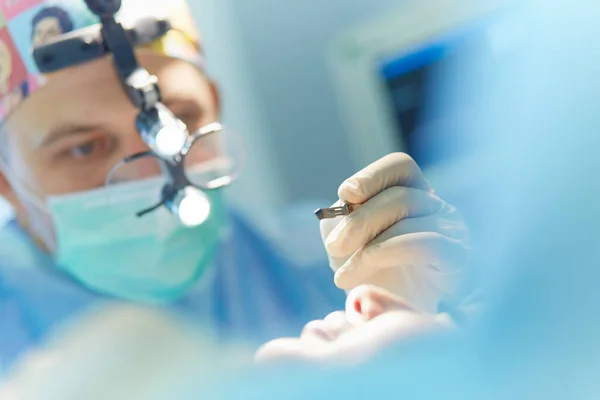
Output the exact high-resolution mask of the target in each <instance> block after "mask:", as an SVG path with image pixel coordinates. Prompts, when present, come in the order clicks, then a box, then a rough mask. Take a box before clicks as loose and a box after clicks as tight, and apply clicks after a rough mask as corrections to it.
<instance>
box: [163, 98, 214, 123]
mask: <svg viewBox="0 0 600 400" xmlns="http://www.w3.org/2000/svg"><path fill="white" fill-rule="evenodd" d="M162 103H163V104H164V105H165V106H166V107H167V108H168V109H169V110H171V111H172V112H173V113H175V114H176V113H177V112H193V113H197V114H198V115H197V117H198V119H202V117H203V116H204V113H205V110H204V107H203V106H202V104H201V103H200V102H199V101H196V100H194V99H190V98H182V97H171V98H164V99H163V101H162Z"/></svg>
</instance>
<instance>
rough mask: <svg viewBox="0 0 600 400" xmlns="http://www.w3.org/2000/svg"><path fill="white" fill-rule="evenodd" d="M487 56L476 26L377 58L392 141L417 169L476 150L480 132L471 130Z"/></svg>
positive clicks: (486, 72)
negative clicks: (392, 127) (390, 119)
mask: <svg viewBox="0 0 600 400" xmlns="http://www.w3.org/2000/svg"><path fill="white" fill-rule="evenodd" d="M491 56H492V47H491V46H490V38H489V35H488V34H486V30H485V29H483V28H482V26H481V25H478V26H470V27H466V28H462V29H460V30H458V31H455V32H452V33H450V34H448V35H446V36H444V37H442V38H436V39H434V40H432V41H430V42H429V43H427V44H425V45H421V46H420V47H418V48H415V49H412V50H409V51H404V52H402V53H401V54H393V55H391V56H386V57H383V58H382V60H381V62H380V64H379V76H380V77H381V79H382V84H383V87H384V90H385V93H386V97H387V99H388V100H389V104H390V106H391V107H392V115H393V119H394V121H395V125H396V127H397V130H396V132H397V138H396V139H397V140H398V144H399V147H400V148H402V149H403V150H404V151H405V152H407V153H408V154H410V155H411V156H412V157H413V158H414V159H415V160H416V161H417V163H418V164H419V165H420V166H421V167H423V168H427V167H429V166H432V165H436V164H440V163H444V162H448V161H451V160H452V159H453V158H454V157H457V156H462V155H466V154H468V153H469V152H470V151H471V150H473V147H474V146H476V143H477V139H478V138H477V135H478V134H479V135H480V134H481V132H479V133H477V134H476V133H475V132H476V130H473V129H471V128H472V126H473V122H474V121H476V120H477V115H478V112H479V111H478V110H477V106H478V104H479V103H481V102H480V101H479V100H480V99H481V96H483V95H484V93H483V92H484V90H485V82H486V79H488V78H489V75H490V72H491V71H490V66H491V65H492V64H490V63H489V60H490V59H491V58H490V57H491Z"/></svg>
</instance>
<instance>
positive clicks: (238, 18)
mask: <svg viewBox="0 0 600 400" xmlns="http://www.w3.org/2000/svg"><path fill="white" fill-rule="evenodd" d="M404 3H406V2H405V1H399V0H374V1H369V2H365V1H361V0H327V1H322V0H308V1H302V2H298V1H292V0H279V1H270V0H253V1H246V0H194V1H192V2H191V4H192V8H193V12H194V16H195V18H196V20H197V21H198V23H199V25H200V27H201V30H202V34H203V37H204V41H205V46H206V52H207V59H208V69H209V72H210V74H211V75H212V76H214V77H215V79H216V80H217V81H218V82H219V84H220V86H221V89H222V91H223V99H224V113H225V120H226V121H227V122H228V123H229V124H231V125H233V126H235V127H236V128H237V129H238V130H239V131H241V132H242V133H243V135H244V137H245V139H246V142H247V145H248V149H249V152H250V154H249V159H250V161H249V163H250V165H249V167H248V169H247V171H246V173H245V175H244V176H243V178H242V179H241V181H240V182H239V184H238V185H237V187H235V188H232V190H231V192H232V194H235V195H237V193H240V195H239V197H240V198H243V199H244V202H245V203H246V204H248V203H253V204H257V205H260V204H261V203H262V204H264V203H266V204H272V205H280V204H285V203H288V202H293V201H302V200H306V199H327V200H331V199H334V198H335V196H336V192H337V187H338V185H339V184H340V183H341V182H342V180H343V179H345V178H346V177H348V176H349V175H350V174H352V173H353V172H354V171H356V170H358V169H359V168H361V167H362V165H358V164H357V163H356V162H354V161H353V159H352V156H351V149H350V147H349V144H348V136H347V135H346V133H345V129H344V126H343V124H342V121H341V118H340V113H339V109H338V104H337V101H336V96H335V94H334V89H333V82H332V73H331V70H330V69H329V68H328V65H327V56H328V52H329V48H330V46H331V42H332V40H333V39H334V37H335V36H336V35H337V34H339V33H340V32H341V31H344V30H346V29H348V28H350V27H352V26H355V25H357V24H360V23H361V22H364V21H365V20H368V19H370V18H375V17H378V16H382V15H385V14H386V13H389V12H392V11H397V10H398V9H399V8H401V7H402V6H403V4H404ZM256 188H258V189H259V190H252V192H251V193H253V194H252V196H248V193H250V192H249V191H248V189H256ZM242 193H246V195H242Z"/></svg>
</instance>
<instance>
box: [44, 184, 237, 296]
mask: <svg viewBox="0 0 600 400" xmlns="http://www.w3.org/2000/svg"><path fill="white" fill-rule="evenodd" d="M162 184H163V182H162V180H161V179H159V178H156V179H150V180H145V181H140V182H133V183H125V184H121V185H118V186H115V187H110V188H103V189H98V190H92V191H88V192H83V193H78V194H70V195H65V196H54V197H50V198H48V199H47V205H48V209H49V211H50V214H51V216H52V219H53V224H54V230H55V233H56V253H55V254H56V256H55V257H56V264H57V267H58V268H60V269H61V270H63V271H65V272H67V273H68V274H69V275H71V276H72V277H73V278H75V279H76V280H77V281H79V282H80V283H81V284H82V285H84V286H86V287H88V288H90V289H92V290H94V291H97V292H100V293H103V294H108V295H112V296H116V297H119V298H122V299H126V300H132V301H138V302H145V303H154V304H157V303H158V304H160V303H167V302H171V301H175V300H177V299H179V298H181V297H182V296H183V295H185V293H186V292H187V291H188V289H190V287H191V286H193V285H194V283H195V282H197V281H198V279H199V278H200V277H201V276H202V274H203V273H204V272H205V271H206V269H207V268H208V266H209V265H210V264H211V262H212V260H213V258H214V256H215V253H216V251H217V249H218V247H219V242H220V240H221V237H222V234H223V231H224V227H225V226H226V220H227V217H226V216H227V212H226V208H225V205H224V202H223V199H222V195H221V192H220V190H212V191H207V192H206V193H205V194H206V195H207V196H208V199H209V201H210V214H209V216H208V219H207V220H206V222H204V223H203V224H202V225H200V226H197V227H187V226H185V225H183V224H182V223H181V222H180V220H179V218H178V217H177V216H176V215H174V214H172V213H171V212H169V211H168V210H167V209H166V208H165V207H160V208H159V209H157V210H156V211H154V212H152V213H149V214H147V215H144V216H143V217H137V216H136V213H137V212H138V211H139V210H140V209H141V208H144V207H145V206H146V205H148V204H152V203H153V202H155V201H156V199H157V198H159V197H160V190H161V188H162Z"/></svg>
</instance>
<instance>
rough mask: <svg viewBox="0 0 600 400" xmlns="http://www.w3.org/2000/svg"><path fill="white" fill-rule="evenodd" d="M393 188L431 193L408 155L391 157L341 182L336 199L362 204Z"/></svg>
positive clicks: (398, 154) (421, 173) (427, 184)
mask: <svg viewBox="0 0 600 400" xmlns="http://www.w3.org/2000/svg"><path fill="white" fill-rule="evenodd" d="M393 186H406V187H411V188H414V189H421V190H425V191H431V190H432V189H431V185H430V184H429V182H427V179H425V175H423V172H421V169H420V168H419V167H418V165H417V163H415V162H414V160H413V159H412V158H411V157H410V156H409V155H408V154H405V153H392V154H388V155H387V156H385V157H383V158H381V159H379V160H377V161H375V162H374V163H373V164H371V165H369V166H368V167H366V168H364V169H362V170H360V171H359V172H357V173H356V174H354V175H353V176H352V177H350V178H348V179H347V180H346V181H344V182H343V183H342V184H341V185H340V188H339V189H338V196H339V198H340V199H342V200H343V201H347V202H349V203H352V204H362V203H364V202H366V201H367V200H369V199H370V198H371V197H373V196H375V195H376V194H378V193H380V192H382V191H383V190H385V189H388V188H390V187H393Z"/></svg>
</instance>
